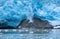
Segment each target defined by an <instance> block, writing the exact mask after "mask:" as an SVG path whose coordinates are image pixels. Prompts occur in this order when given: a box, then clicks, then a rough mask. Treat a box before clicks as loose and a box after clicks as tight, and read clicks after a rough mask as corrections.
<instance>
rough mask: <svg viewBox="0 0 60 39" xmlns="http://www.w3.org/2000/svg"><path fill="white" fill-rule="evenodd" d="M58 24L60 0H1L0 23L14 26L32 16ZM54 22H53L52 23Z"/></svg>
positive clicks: (59, 21)
mask: <svg viewBox="0 0 60 39" xmlns="http://www.w3.org/2000/svg"><path fill="white" fill-rule="evenodd" d="M34 17H35V18H39V19H41V20H43V21H45V20H47V21H48V22H49V23H50V25H52V26H56V25H60V24H59V23H60V0H34V1H33V0H1V1H0V24H1V25H7V26H12V27H16V26H18V25H19V24H20V23H21V21H22V20H24V19H27V20H30V21H29V23H30V22H33V20H32V19H33V18H34ZM54 22H55V24H54Z"/></svg>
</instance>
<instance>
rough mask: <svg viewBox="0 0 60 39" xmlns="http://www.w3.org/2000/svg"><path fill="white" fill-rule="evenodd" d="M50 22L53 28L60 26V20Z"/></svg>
mask: <svg viewBox="0 0 60 39" xmlns="http://www.w3.org/2000/svg"><path fill="white" fill-rule="evenodd" d="M49 22H50V24H51V25H53V26H56V25H60V20H53V21H49Z"/></svg>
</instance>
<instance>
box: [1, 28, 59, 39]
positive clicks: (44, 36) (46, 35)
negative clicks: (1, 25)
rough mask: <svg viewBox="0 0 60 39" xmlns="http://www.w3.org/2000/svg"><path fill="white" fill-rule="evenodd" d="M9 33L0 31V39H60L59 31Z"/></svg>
mask: <svg viewBox="0 0 60 39" xmlns="http://www.w3.org/2000/svg"><path fill="white" fill-rule="evenodd" d="M2 31H3V30H2ZM11 31H12V30H11ZM11 31H10V30H8V31H7V30H5V32H1V31H0V39H60V29H41V30H35V29H20V30H19V29H17V31H18V32H17V31H16V30H13V31H12V32H14V33H13V34H12V32H11ZM36 31H37V32H36ZM8 32H9V33H8Z"/></svg>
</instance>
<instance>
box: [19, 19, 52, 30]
mask: <svg viewBox="0 0 60 39" xmlns="http://www.w3.org/2000/svg"><path fill="white" fill-rule="evenodd" d="M18 28H36V29H51V28H53V26H52V25H50V24H49V22H48V21H42V20H41V19H38V18H33V22H32V23H29V20H26V19H25V20H23V21H22V22H21V24H19V25H18Z"/></svg>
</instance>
